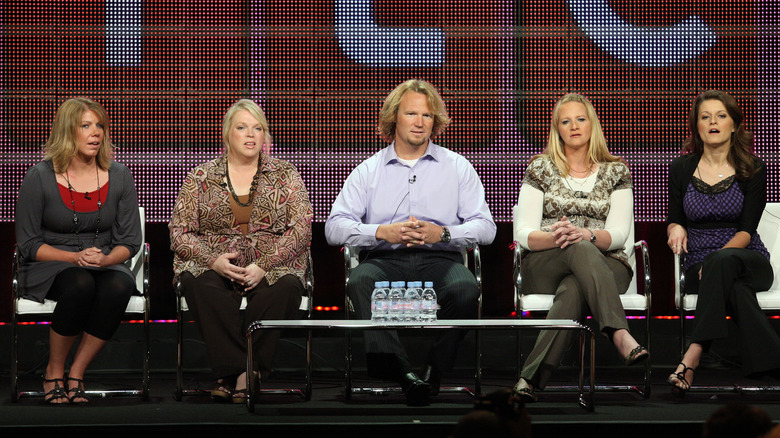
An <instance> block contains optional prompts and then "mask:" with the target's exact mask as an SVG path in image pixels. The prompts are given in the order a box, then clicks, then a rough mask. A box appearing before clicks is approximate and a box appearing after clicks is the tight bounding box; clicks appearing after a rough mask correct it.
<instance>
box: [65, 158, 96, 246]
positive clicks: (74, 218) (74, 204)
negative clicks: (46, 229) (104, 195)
mask: <svg viewBox="0 0 780 438" xmlns="http://www.w3.org/2000/svg"><path fill="white" fill-rule="evenodd" d="M62 176H64V177H65V181H66V182H67V183H68V193H69V194H70V207H71V209H73V223H74V224H75V225H76V242H78V248H79V251H84V245H82V244H81V238H80V237H79V217H78V215H76V202H75V201H74V200H73V186H72V185H70V178H68V171H67V170H66V171H65V172H64V173H63V174H62ZM95 178H96V179H97V190H96V191H95V193H97V197H98V201H97V206H98V210H97V212H98V214H97V223H96V224H95V237H94V238H93V239H92V246H95V242H96V241H97V238H98V236H99V235H100V209H101V207H102V206H103V202H102V201H101V199H100V174H99V173H98V169H97V164H96V165H95ZM88 194H89V192H85V193H84V197H85V198H86V199H88V200H89V199H92V198H90V197H88V196H87V195H88Z"/></svg>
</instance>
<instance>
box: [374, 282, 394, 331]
mask: <svg viewBox="0 0 780 438" xmlns="http://www.w3.org/2000/svg"><path fill="white" fill-rule="evenodd" d="M389 286H390V282H388V281H377V282H375V283H374V292H372V293H371V322H373V323H380V324H381V323H384V322H387V308H388V304H389V303H388V297H387V293H388V292H389V291H390V288H389Z"/></svg>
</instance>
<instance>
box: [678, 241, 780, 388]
mask: <svg viewBox="0 0 780 438" xmlns="http://www.w3.org/2000/svg"><path fill="white" fill-rule="evenodd" d="M700 268H701V270H702V274H701V280H699V269H700ZM685 279H686V282H685V289H686V291H691V292H692V293H698V294H699V297H698V300H697V302H696V318H695V319H694V328H693V332H692V333H691V341H692V342H696V343H699V344H702V346H703V347H704V348H705V350H706V349H707V348H709V346H710V344H711V341H713V340H715V339H724V338H727V337H728V323H727V321H726V316H727V315H731V316H732V318H733V321H734V322H735V323H736V324H737V327H738V328H739V336H740V339H739V340H740V345H741V347H742V369H743V371H744V372H745V374H752V373H757V372H762V371H769V370H774V369H777V368H780V337H778V335H777V333H776V332H775V330H774V329H773V328H772V326H771V325H770V324H769V321H767V318H766V315H765V314H764V312H763V311H762V310H761V308H760V307H759V306H758V300H757V299H756V292H759V291H763V290H767V289H769V287H770V286H771V285H772V280H773V279H774V274H773V272H772V265H770V264H769V260H767V258H766V257H764V256H763V255H761V254H760V253H758V252H756V251H752V250H749V249H745V248H726V249H722V250H719V251H713V252H712V253H710V254H709V255H708V256H707V257H705V259H704V261H703V262H702V263H699V264H697V265H694V266H692V267H691V268H690V269H689V270H688V272H686V275H685Z"/></svg>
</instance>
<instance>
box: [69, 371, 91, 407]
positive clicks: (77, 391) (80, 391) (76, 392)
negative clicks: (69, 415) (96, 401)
mask: <svg viewBox="0 0 780 438" xmlns="http://www.w3.org/2000/svg"><path fill="white" fill-rule="evenodd" d="M71 380H73V381H74V382H78V386H75V387H73V388H70V389H68V394H70V402H71V403H73V404H76V405H83V404H87V403H89V397H87V392H86V391H84V381H83V380H81V379H76V378H75V377H68V383H70V381H71ZM78 398H80V399H83V401H76V399H78Z"/></svg>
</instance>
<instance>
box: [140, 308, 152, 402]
mask: <svg viewBox="0 0 780 438" xmlns="http://www.w3.org/2000/svg"><path fill="white" fill-rule="evenodd" d="M147 300H148V298H147ZM149 330H150V327H149V309H148V301H147V309H146V311H145V312H144V359H143V361H144V363H143V377H142V382H141V397H142V398H143V400H144V401H149V356H150V355H151V351H150V350H151V348H152V347H151V344H150V341H149V338H150V335H149Z"/></svg>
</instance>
